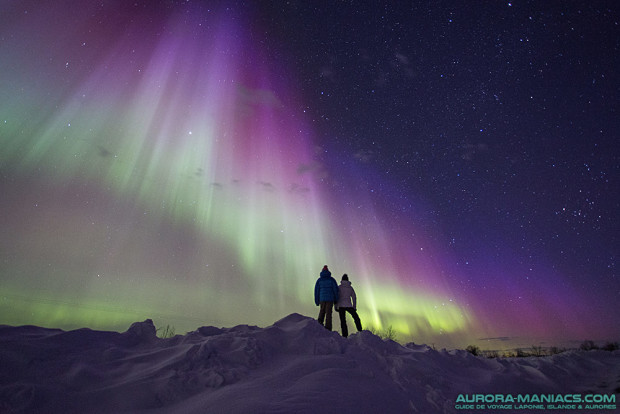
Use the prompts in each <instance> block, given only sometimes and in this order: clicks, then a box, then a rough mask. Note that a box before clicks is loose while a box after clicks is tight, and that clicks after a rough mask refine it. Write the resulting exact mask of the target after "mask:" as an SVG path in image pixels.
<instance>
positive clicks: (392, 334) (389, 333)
mask: <svg viewBox="0 0 620 414" xmlns="http://www.w3.org/2000/svg"><path fill="white" fill-rule="evenodd" d="M366 330H367V331H369V332H370V333H371V334H373V335H377V336H378V337H379V338H381V339H390V340H392V341H396V331H395V330H394V328H392V325H390V326H388V327H387V328H386V329H385V330H384V331H381V330H379V329H377V328H375V327H374V326H369V327H367V328H366Z"/></svg>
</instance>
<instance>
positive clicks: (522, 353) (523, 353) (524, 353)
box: [517, 348, 529, 358]
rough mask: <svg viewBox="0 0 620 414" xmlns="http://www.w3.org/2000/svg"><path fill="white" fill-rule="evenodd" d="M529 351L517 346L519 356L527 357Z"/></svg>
mask: <svg viewBox="0 0 620 414" xmlns="http://www.w3.org/2000/svg"><path fill="white" fill-rule="evenodd" d="M528 356H529V355H528V353H527V352H525V351H524V350H522V349H521V348H517V358H525V357H528Z"/></svg>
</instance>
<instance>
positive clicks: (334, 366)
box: [0, 314, 620, 413]
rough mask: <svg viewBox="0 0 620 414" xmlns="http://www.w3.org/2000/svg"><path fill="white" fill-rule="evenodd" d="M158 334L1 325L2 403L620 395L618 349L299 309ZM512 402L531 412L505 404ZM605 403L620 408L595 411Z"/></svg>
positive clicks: (320, 402) (250, 406)
mask: <svg viewBox="0 0 620 414" xmlns="http://www.w3.org/2000/svg"><path fill="white" fill-rule="evenodd" d="M155 334H156V331H155V327H154V325H153V323H152V322H151V321H150V320H147V321H145V322H139V323H134V324H133V325H132V326H131V327H130V329H129V330H128V331H127V332H124V333H117V332H101V331H92V330H90V329H79V330H75V331H69V332H65V331H61V330H56V329H44V328H38V327H32V326H23V327H9V326H0V412H2V413H6V412H8V413H22V412H23V413H31V412H32V413H34V412H36V413H124V412H131V413H142V412H149V413H151V412H152V413H351V412H355V413H409V412H414V413H452V412H468V411H467V410H463V409H457V408H462V406H463V405H465V404H467V403H463V402H457V399H458V397H459V395H461V396H465V397H461V398H472V395H475V394H484V395H490V394H497V393H499V394H511V395H515V396H516V395H517V394H531V395H534V396H536V395H542V394H560V395H567V394H583V395H587V394H596V395H606V396H607V397H608V398H611V397H613V398H614V399H615V397H616V395H617V394H614V393H618V390H619V387H620V352H619V351H614V352H604V351H590V352H584V351H569V352H565V353H562V354H558V355H554V356H550V357H540V358H534V357H530V358H508V359H504V358H498V359H484V358H481V357H474V356H473V355H471V354H469V353H467V352H465V351H434V350H432V349H430V348H429V347H427V346H423V345H422V346H419V345H413V344H408V345H406V346H402V345H400V344H398V343H395V342H392V341H387V340H385V341H384V340H382V339H381V338H379V337H377V336H375V335H373V334H371V333H370V332H367V331H363V332H361V333H356V334H353V335H351V336H350V337H349V338H342V337H341V336H340V335H339V334H338V333H335V332H328V331H327V330H325V329H324V328H323V327H322V326H320V325H319V324H318V323H317V322H316V321H315V320H314V319H312V318H308V317H305V316H302V315H299V314H292V315H289V316H287V317H286V318H284V319H281V320H280V321H278V322H276V323H274V324H273V325H272V326H269V327H266V328H258V327H252V326H246V325H241V326H236V327H233V328H223V329H221V328H215V327H202V328H199V329H198V330H196V331H193V332H190V333H188V334H186V335H184V336H180V335H177V336H176V337H174V338H169V339H160V338H157V337H156V335H155ZM487 402H488V401H487ZM584 407H585V405H584ZM513 411H515V412H521V413H523V412H528V410H523V409H517V405H516V404H513V409H508V410H506V409H503V410H501V412H504V413H506V412H513ZM599 411H600V412H613V411H614V410H613V409H612V410H609V409H607V410H606V409H601V410H587V412H590V413H591V412H599ZM477 412H485V413H489V412H494V410H491V409H485V410H478V411H477ZM556 412H558V411H556ZM570 412H580V411H579V410H572V411H570ZM584 412H585V410H584Z"/></svg>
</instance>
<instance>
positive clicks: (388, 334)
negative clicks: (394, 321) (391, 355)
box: [383, 325, 396, 341]
mask: <svg viewBox="0 0 620 414" xmlns="http://www.w3.org/2000/svg"><path fill="white" fill-rule="evenodd" d="M383 339H389V340H392V341H396V331H395V330H394V328H392V325H390V326H388V327H387V328H386V329H385V331H384V332H383Z"/></svg>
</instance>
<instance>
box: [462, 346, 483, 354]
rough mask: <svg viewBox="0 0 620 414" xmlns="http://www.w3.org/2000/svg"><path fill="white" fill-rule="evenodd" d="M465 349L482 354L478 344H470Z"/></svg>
mask: <svg viewBox="0 0 620 414" xmlns="http://www.w3.org/2000/svg"><path fill="white" fill-rule="evenodd" d="M465 350H466V351H467V352H469V353H470V354H472V355H473V356H478V355H480V348H478V347H477V346H476V345H469V346H467V348H465Z"/></svg>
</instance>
